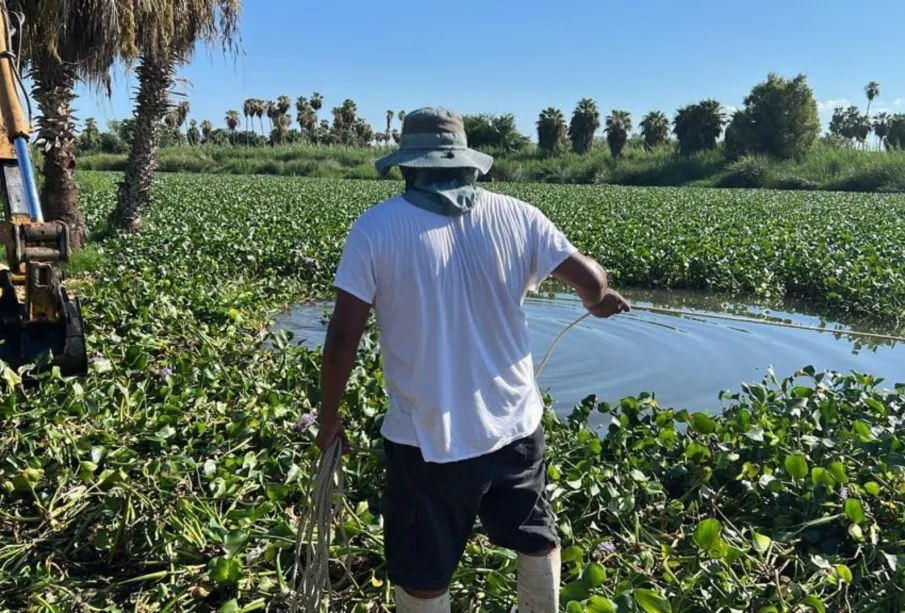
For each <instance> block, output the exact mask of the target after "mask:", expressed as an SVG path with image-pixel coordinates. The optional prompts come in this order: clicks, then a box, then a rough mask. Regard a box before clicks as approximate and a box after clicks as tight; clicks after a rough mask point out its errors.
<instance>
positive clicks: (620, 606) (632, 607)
mask: <svg viewBox="0 0 905 613" xmlns="http://www.w3.org/2000/svg"><path fill="white" fill-rule="evenodd" d="M613 604H615V605H616V613H636V612H637V611H638V606H637V605H636V604H635V599H634V598H632V592H631V590H626V591H624V592H620V593H618V594H616V597H615V598H614V599H613Z"/></svg>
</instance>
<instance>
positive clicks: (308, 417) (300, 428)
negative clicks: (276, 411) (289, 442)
mask: <svg viewBox="0 0 905 613" xmlns="http://www.w3.org/2000/svg"><path fill="white" fill-rule="evenodd" d="M315 422H317V416H316V415H315V414H314V413H306V414H305V415H302V418H301V419H300V420H299V421H297V422H296V423H295V424H294V425H293V426H292V429H293V430H294V431H295V432H305V431H306V430H308V428H310V427H311V426H313V425H314V424H315Z"/></svg>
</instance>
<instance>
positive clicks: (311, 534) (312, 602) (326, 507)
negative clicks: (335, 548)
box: [292, 437, 349, 613]
mask: <svg viewBox="0 0 905 613" xmlns="http://www.w3.org/2000/svg"><path fill="white" fill-rule="evenodd" d="M342 447H343V445H342V439H341V438H340V437H337V438H336V440H335V441H333V443H332V444H331V445H330V447H329V448H328V449H327V451H326V452H325V453H324V454H323V455H321V458H320V460H319V461H318V465H317V471H316V472H315V474H314V487H313V489H312V492H311V502H310V504H308V505H307V506H306V507H304V508H303V509H302V512H301V515H300V516H299V522H298V530H297V533H296V537H295V565H294V567H293V570H292V613H297V612H298V611H304V613H317V612H318V611H319V610H320V608H321V605H322V603H323V601H324V595H325V592H326V591H327V590H328V588H337V589H338V588H339V587H340V586H341V584H343V583H345V580H346V578H348V573H349V565H348V560H347V563H346V565H345V577H344V578H343V579H342V580H341V581H340V582H339V583H338V584H336V585H331V584H330V566H329V562H330V533H331V531H332V528H333V523H334V522H338V523H339V530H340V537H341V539H342V541H343V543H344V544H345V547H346V553H347V557H348V551H349V539H348V537H347V536H346V528H345V524H344V523H343V521H342V508H343V461H342V455H343V451H342ZM303 547H304V549H305V555H304V558H303V557H302V548H303ZM303 559H304V560H305V562H306V564H305V568H304V570H302V573H301V579H299V567H300V566H301V565H302V560H303ZM299 607H301V608H299ZM325 610H327V609H325Z"/></svg>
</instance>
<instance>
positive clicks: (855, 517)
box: [845, 498, 867, 524]
mask: <svg viewBox="0 0 905 613" xmlns="http://www.w3.org/2000/svg"><path fill="white" fill-rule="evenodd" d="M845 514H846V515H847V516H848V518H849V519H850V520H852V521H853V522H855V523H856V524H863V523H864V521H865V520H866V519H867V517H866V516H865V515H864V507H863V506H862V505H861V501H860V500H858V499H857V498H846V499H845Z"/></svg>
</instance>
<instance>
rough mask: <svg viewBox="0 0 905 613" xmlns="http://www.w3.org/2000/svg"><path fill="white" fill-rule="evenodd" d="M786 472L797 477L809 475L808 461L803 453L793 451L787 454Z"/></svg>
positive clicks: (801, 477)
mask: <svg viewBox="0 0 905 613" xmlns="http://www.w3.org/2000/svg"><path fill="white" fill-rule="evenodd" d="M784 465H785V467H786V472H788V473H789V474H790V475H791V476H792V477H793V478H795V479H799V480H800V479H804V478H805V477H807V476H808V461H807V459H806V458H805V457H804V454H803V453H793V454H792V455H788V456H786V460H785V462H784Z"/></svg>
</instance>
